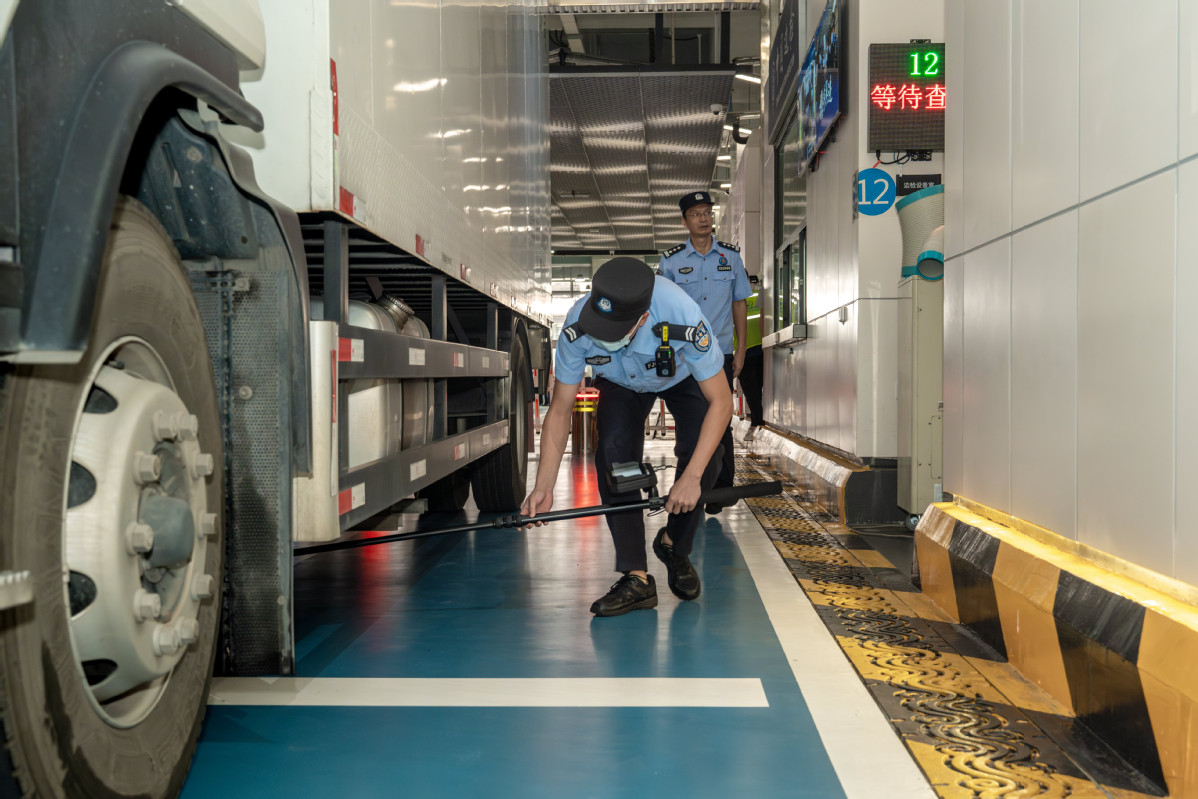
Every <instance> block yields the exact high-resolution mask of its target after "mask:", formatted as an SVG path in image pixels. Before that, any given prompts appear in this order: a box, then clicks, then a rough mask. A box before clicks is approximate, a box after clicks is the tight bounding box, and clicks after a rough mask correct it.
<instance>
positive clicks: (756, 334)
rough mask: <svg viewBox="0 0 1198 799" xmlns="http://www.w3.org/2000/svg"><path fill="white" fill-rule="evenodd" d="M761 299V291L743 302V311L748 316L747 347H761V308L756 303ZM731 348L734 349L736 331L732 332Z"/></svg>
mask: <svg viewBox="0 0 1198 799" xmlns="http://www.w3.org/2000/svg"><path fill="white" fill-rule="evenodd" d="M760 298H761V289H758V290H757V293H756V294H754V295H753V296H752V297H749V298H748V299H746V300H745V311H746V313H747V316H748V323H749V325H748V329H747V331H746V334H745V338H746V339H747V340H748V343H749V347H760V346H761V306H760V305H758V304H757V301H758V300H759V299H760ZM732 342H733V344H732V346H733V348H735V347H736V331H735V330H733V331H732Z"/></svg>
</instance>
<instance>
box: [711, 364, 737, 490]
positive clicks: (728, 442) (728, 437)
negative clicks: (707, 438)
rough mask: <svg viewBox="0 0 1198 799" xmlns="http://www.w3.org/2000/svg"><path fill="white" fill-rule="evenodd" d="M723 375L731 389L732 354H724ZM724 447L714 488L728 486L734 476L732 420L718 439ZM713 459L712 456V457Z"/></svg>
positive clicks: (734, 460) (734, 457)
mask: <svg viewBox="0 0 1198 799" xmlns="http://www.w3.org/2000/svg"><path fill="white" fill-rule="evenodd" d="M724 377H726V378H728V390H729V391H732V356H731V355H725V356H724ZM720 444H722V445H723V447H724V454H723V459H722V460H721V461H720V473H719V476H717V477H716V479H715V487H716V488H728V487H729V486H731V485H732V484H733V482H734V480H733V478H735V477H736V453H735V452H733V450H732V420H729V421H728V429H726V430H725V431H724V437H723V438H721V439H720ZM713 460H714V458H713Z"/></svg>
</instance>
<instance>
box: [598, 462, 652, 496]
mask: <svg viewBox="0 0 1198 799" xmlns="http://www.w3.org/2000/svg"><path fill="white" fill-rule="evenodd" d="M607 487H608V488H610V489H611V492H612V493H613V494H631V493H632V492H634V491H645V490H648V491H649V496H651V497H654V496H657V470H656V469H654V468H653V467H652V466H650V465H649V464H647V463H637V462H636V461H627V462H625V463H613V464H612V465H611V466H609V467H608V469H607Z"/></svg>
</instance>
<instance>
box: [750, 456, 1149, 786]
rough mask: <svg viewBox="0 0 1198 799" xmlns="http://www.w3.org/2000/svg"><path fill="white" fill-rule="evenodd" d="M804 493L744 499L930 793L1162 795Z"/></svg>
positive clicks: (755, 468) (756, 470) (753, 472)
mask: <svg viewBox="0 0 1198 799" xmlns="http://www.w3.org/2000/svg"><path fill="white" fill-rule="evenodd" d="M737 465H738V472H741V473H742V474H743V477H744V479H745V480H746V481H749V480H755V479H760V478H761V476H762V474H763V473H764V470H763V469H761V467H760V466H759V465H758V464H757V463H754V462H753V461H751V460H749V459H746V458H738V459H737ZM814 493H815V492H813V491H811V490H805V489H802V488H800V489H792V490H789V491H788V492H787V493H786V494H784V495H782V496H780V497H765V498H760V499H751V500H746V502H747V503H748V505H749V507H750V509H751V510H752V511H753V513H754V514H755V516H756V517H757V519H758V521H759V522H760V523H761V525H762V527H763V528H764V529H765V531H766V533H767V534H768V535H769V536H770V538H771V539H772V540H773V542H774V545H775V546H776V547H777V549H778V551H779V553H780V554H781V556H782V557H783V559H784V561H785V563H786V564H787V566H788V567H789V568H790V570H791V572H792V574H793V575H794V577H795V579H796V580H797V581H798V583H799V584H800V586H801V587H802V588H803V590H804V592H805V593H806V594H807V597H808V598H809V599H810V601H811V602H812V604H813V605H814V606H815V608H816V610H817V612H818V613H819V614H820V616H821V618H822V619H823V620H824V623H825V624H826V625H827V626H828V628H829V630H830V631H831V632H832V633H833V634H834V635H835V637H836V640H837V642H838V644H839V645H840V646H841V648H842V650H843V651H844V653H845V655H846V657H847V658H848V659H849V661H850V662H851V663H852V665H853V666H854V668H855V669H856V670H857V671H858V673H859V674H860V676H861V678H862V680H863V681H864V683H865V685H866V686H867V687H868V689H869V690H870V692H871V693H872V694H873V696H874V698H875V700H876V701H877V702H878V704H879V706H880V707H881V708H882V710H883V711H884V712H885V713H886V714H887V716H888V718H889V719H890V720H891V723H892V724H893V726H894V728H895V731H896V733H897V734H898V735H899V736H900V738H901V739H902V740H903V742H904V743H905V745H906V746H907V747H908V749H909V750H910V752H911V753H912V755H913V757H914V759H915V760H916V762H917V763H918V764H919V765H920V767H921V768H922V769H923V771H924V773H925V774H926V775H927V777H928V781H929V783H930V784H931V785H932V787H933V788H934V789H935V790H936V791H937V792H938V793H939V795H940V796H943V797H962V796H969V797H974V796H976V797H1005V796H1012V797H1014V796H1062V797H1064V796H1071V797H1083V796H1084V797H1119V798H1120V799H1130V798H1131V797H1141V796H1160V795H1163V794H1162V792H1161V791H1159V790H1155V789H1154V788H1153V786H1152V785H1151V784H1149V783H1148V781H1147V780H1145V779H1144V778H1143V777H1142V776H1140V775H1138V774H1136V773H1133V772H1131V770H1130V769H1128V768H1127V767H1126V766H1125V765H1124V764H1123V763H1122V762H1120V761H1119V760H1118V758H1115V757H1113V756H1111V755H1110V752H1109V750H1108V749H1106V748H1105V747H1103V746H1102V745H1101V744H1099V743H1098V742H1096V741H1095V740H1094V739H1093V737H1092V736H1091V735H1090V733H1089V732H1088V730H1086V729H1085V728H1084V727H1080V726H1078V725H1077V724H1076V720H1075V719H1074V718H1073V717H1072V714H1071V713H1070V712H1069V709H1068V707H1067V706H1065V705H1064V704H1062V703H1060V702H1057V701H1056V700H1054V699H1053V698H1052V696H1050V695H1049V694H1048V693H1046V692H1045V691H1043V690H1041V689H1040V688H1037V687H1036V686H1035V685H1033V684H1031V683H1030V682H1028V681H1027V680H1025V679H1023V678H1022V677H1021V676H1020V675H1019V674H1018V673H1017V672H1016V671H1015V670H1014V669H1012V668H1011V666H1010V665H1009V664H1008V663H1007V662H1006V658H1005V657H1004V656H1003V655H1002V654H1001V653H999V652H996V651H995V650H994V649H992V648H991V647H990V646H987V645H986V643H984V639H983V640H979V638H981V636H975V634H974V633H972V632H971V631H970V630H969V629H968V628H966V627H964V626H962V625H958V624H954V623H953V619H951V618H949V616H948V615H946V614H945V613H944V612H942V611H941V610H940V609H939V608H937V607H936V605H935V604H934V603H933V602H932V601H930V599H929V597H928V595H925V594H922V593H920V592H918V591H916V590H915V589H914V588H913V587H912V586H911V585H910V583H909V582H904V581H903V580H901V579H897V578H896V574H897V570H896V569H895V568H894V567H893V565H892V564H891V563H889V562H888V561H887V560H886V559H885V558H884V557H882V556H881V555H880V553H878V552H876V551H874V550H873V549H872V547H870V545H869V544H868V542H866V541H865V540H864V539H863V538H861V537H860V536H858V535H856V534H855V533H854V532H853V530H852V529H851V528H849V527H848V526H847V525H845V524H843V523H841V522H840V520H839V519H838V518H837V516H836V515H833V514H831V513H829V512H827V511H826V510H824V509H821V508H820V507H819V505H818V504H817V502H816V497H815V496H814ZM965 543H966V541H965V539H964V538H962V541H961V544H965ZM942 560H943V559H942ZM943 563H945V564H947V563H948V561H947V560H943ZM921 565H922V559H921ZM929 565H931V564H929ZM950 573H951V571H950ZM925 579H927V577H926V575H925ZM976 582H977V581H975V583H976ZM971 592H972V593H977V594H984V592H983V591H978V590H976V586H975V588H967V589H966V591H965V593H967V594H970V595H972V593H971ZM986 602H988V600H987V599H986V598H985V597H984V596H983V597H982V598H981V599H980V603H981V604H983V605H984V604H985V603H986ZM964 604H965V605H971V604H972V603H971V602H968V601H967V602H965V603H964ZM991 604H994V603H991Z"/></svg>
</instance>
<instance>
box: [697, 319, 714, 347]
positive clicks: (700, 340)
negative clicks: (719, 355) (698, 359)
mask: <svg viewBox="0 0 1198 799" xmlns="http://www.w3.org/2000/svg"><path fill="white" fill-rule="evenodd" d="M695 349H697V350H698V351H699V352H707V351H708V350H709V349H711V331H709V330H708V329H707V322H700V323H699V326H698V327H696V328H695Z"/></svg>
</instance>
